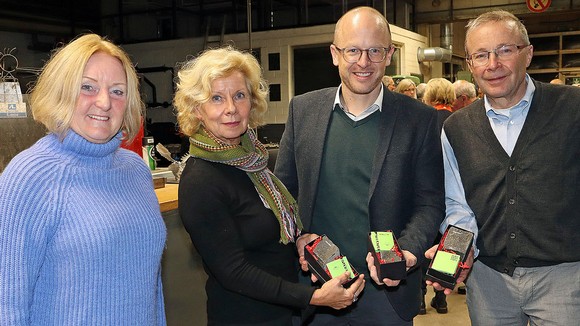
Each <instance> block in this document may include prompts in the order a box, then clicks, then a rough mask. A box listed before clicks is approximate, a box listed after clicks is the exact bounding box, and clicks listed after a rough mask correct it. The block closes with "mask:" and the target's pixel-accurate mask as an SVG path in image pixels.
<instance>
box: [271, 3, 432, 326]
mask: <svg viewBox="0 0 580 326" xmlns="http://www.w3.org/2000/svg"><path fill="white" fill-rule="evenodd" d="M394 51H395V48H394V46H393V44H392V40H391V33H390V29H389V24H388V22H387V20H386V19H385V17H384V16H382V15H381V14H380V13H379V12H378V11H376V10H375V9H372V8H369V7H359V8H355V9H353V10H351V11H349V12H347V13H346V14H344V15H343V17H342V18H340V19H339V21H338V22H337V24H336V28H335V34H334V42H333V44H332V45H330V53H331V55H332V62H333V63H334V65H335V66H337V67H338V71H339V75H340V78H341V84H340V85H339V86H338V87H333V88H327V89H322V90H317V91H314V92H310V93H307V94H303V95H299V96H296V97H294V98H293V99H292V101H291V103H290V109H289V116H288V121H287V123H286V128H285V131H284V134H283V136H282V140H281V143H280V151H279V154H278V159H277V162H276V169H275V173H276V175H277V176H278V177H279V178H280V179H281V180H282V181H283V182H284V184H285V185H286V186H287V187H288V190H289V191H290V192H291V193H292V194H293V195H294V196H296V198H297V199H298V204H299V208H300V214H301V218H302V221H303V224H304V228H305V232H304V235H303V236H301V237H300V238H299V239H298V241H297V248H298V251H299V255H300V262H301V265H302V268H303V270H304V271H307V269H308V268H307V264H306V262H305V261H304V257H303V248H304V244H306V243H308V242H309V241H311V240H312V239H313V238H315V237H316V236H317V235H322V234H326V235H327V236H328V237H329V239H331V240H332V241H333V242H334V243H335V244H336V245H337V246H338V247H339V248H340V252H341V254H343V255H345V256H346V257H347V258H348V260H349V262H351V264H352V265H353V266H354V267H355V269H356V270H357V271H358V272H359V273H362V274H365V278H366V280H367V282H366V286H365V289H364V291H363V292H362V293H360V294H359V296H358V301H357V302H356V303H354V304H353V305H352V306H351V307H350V308H347V309H345V310H342V311H340V312H339V311H334V310H332V309H318V308H317V310H316V313H315V314H314V317H313V319H312V320H310V321H308V323H307V324H308V325H412V319H413V317H414V316H415V315H417V313H418V311H419V306H420V291H421V290H420V289H421V269H420V268H416V267H417V266H420V264H421V261H422V260H423V259H424V252H425V251H424V250H426V249H427V248H428V247H429V246H430V245H431V244H432V240H433V239H434V238H435V236H436V234H437V227H438V225H439V224H440V223H441V221H442V219H443V217H444V186H443V158H442V154H441V144H440V142H439V131H438V126H437V114H436V112H435V110H433V109H432V108H430V107H428V106H426V105H425V104H423V103H421V102H419V101H417V100H415V99H413V98H411V97H409V96H406V95H403V94H399V93H394V92H389V91H387V90H386V86H384V85H383V84H382V82H381V79H382V77H383V75H384V71H385V67H386V66H387V65H389V64H390V62H391V56H392V55H393V52H394ZM386 230H392V231H393V232H394V235H395V237H396V238H397V240H398V244H399V246H400V248H401V249H402V252H403V255H404V258H405V260H406V266H407V268H408V271H407V276H406V280H405V281H400V280H391V279H386V278H385V279H380V280H379V279H378V277H377V273H376V269H375V268H374V266H373V261H372V259H371V258H369V261H368V262H367V261H366V259H367V241H368V240H367V239H368V233H369V231H386ZM423 249H424V250H423ZM369 269H370V272H369Z"/></svg>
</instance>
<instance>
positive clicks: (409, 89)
mask: <svg viewBox="0 0 580 326" xmlns="http://www.w3.org/2000/svg"><path fill="white" fill-rule="evenodd" d="M395 92H397V93H401V94H405V95H407V96H409V97H412V98H414V99H417V85H415V82H414V81H412V80H410V79H408V78H404V79H401V80H400V81H399V83H398V84H397V87H396V88H395Z"/></svg>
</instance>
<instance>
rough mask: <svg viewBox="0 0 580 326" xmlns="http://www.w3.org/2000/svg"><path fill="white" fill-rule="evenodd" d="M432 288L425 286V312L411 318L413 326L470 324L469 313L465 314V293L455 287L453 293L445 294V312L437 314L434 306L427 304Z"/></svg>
mask: <svg viewBox="0 0 580 326" xmlns="http://www.w3.org/2000/svg"><path fill="white" fill-rule="evenodd" d="M433 296H434V293H433V288H432V287H430V286H429V287H427V295H426V296H425V303H426V306H427V314H426V315H419V316H417V317H415V319H414V320H413V322H414V325H415V326H468V325H471V321H470V320H469V315H468V314H467V304H466V303H465V295H463V294H458V293H457V289H456V290H455V291H453V294H451V295H449V296H447V309H448V312H447V313H446V314H438V313H437V311H435V308H432V307H431V305H430V304H429V303H430V302H431V298H433Z"/></svg>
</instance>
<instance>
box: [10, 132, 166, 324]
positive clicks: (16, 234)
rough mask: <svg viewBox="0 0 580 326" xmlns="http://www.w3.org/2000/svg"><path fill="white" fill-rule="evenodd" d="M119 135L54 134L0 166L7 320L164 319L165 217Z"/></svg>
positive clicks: (145, 176) (144, 174)
mask: <svg viewBox="0 0 580 326" xmlns="http://www.w3.org/2000/svg"><path fill="white" fill-rule="evenodd" d="M119 137H120V135H117V137H115V138H113V139H112V140H111V141H109V142H108V143H106V144H93V143H90V142H88V141H87V140H85V139H84V138H82V137H81V136H79V135H78V134H76V133H74V132H72V131H69V132H68V134H67V136H66V137H65V138H64V140H63V141H62V142H61V141H60V140H59V139H58V137H57V136H55V135H53V134H49V135H47V136H46V137H44V138H42V139H40V140H39V141H38V142H37V143H36V144H34V145H33V146H32V147H30V148H29V149H27V150H24V151H23V152H21V153H20V154H18V155H17V156H16V157H14V159H13V160H12V161H11V162H10V164H8V166H7V167H6V169H5V170H4V172H3V173H2V175H1V176H0V325H2V326H7V325H43V326H44V325H74V326H78V325H99V326H102V325H165V312H164V308H163V292H162V287H161V267H160V262H161V255H162V252H163V248H164V244H165V238H166V229H165V224H164V222H163V220H162V217H161V214H160V212H159V204H158V201H157V198H156V196H155V193H154V191H153V184H152V178H151V173H150V172H149V170H148V168H147V166H146V165H145V163H144V162H143V160H142V159H141V158H140V157H139V156H138V155H136V154H135V153H132V152H130V151H128V150H125V149H120V148H119V145H120V142H121V141H120V139H119Z"/></svg>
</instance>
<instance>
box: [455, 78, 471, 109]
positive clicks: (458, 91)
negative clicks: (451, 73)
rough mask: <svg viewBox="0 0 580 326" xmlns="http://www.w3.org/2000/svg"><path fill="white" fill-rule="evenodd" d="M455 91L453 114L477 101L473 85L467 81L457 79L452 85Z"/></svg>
mask: <svg viewBox="0 0 580 326" xmlns="http://www.w3.org/2000/svg"><path fill="white" fill-rule="evenodd" d="M453 89H454V90H455V97H456V99H455V101H453V112H455V111H457V110H459V109H461V108H464V107H466V106H468V105H469V104H471V103H472V102H473V101H475V100H477V91H476V90H475V85H474V84H473V83H470V82H468V81H467V80H463V79H459V80H456V81H455V82H454V83H453Z"/></svg>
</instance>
